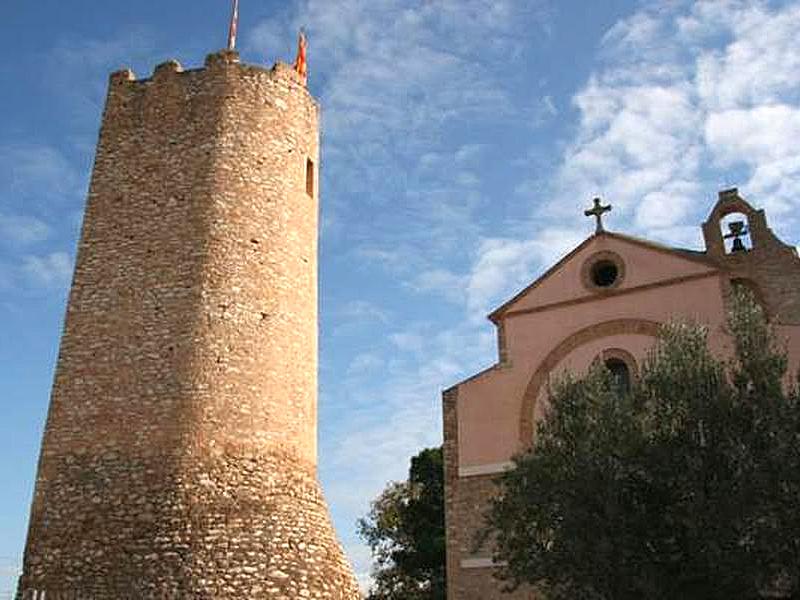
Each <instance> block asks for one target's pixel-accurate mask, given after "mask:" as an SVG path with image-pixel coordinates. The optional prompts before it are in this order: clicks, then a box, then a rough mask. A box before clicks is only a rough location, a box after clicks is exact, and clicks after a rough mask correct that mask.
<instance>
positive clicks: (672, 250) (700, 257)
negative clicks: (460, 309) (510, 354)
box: [487, 230, 719, 323]
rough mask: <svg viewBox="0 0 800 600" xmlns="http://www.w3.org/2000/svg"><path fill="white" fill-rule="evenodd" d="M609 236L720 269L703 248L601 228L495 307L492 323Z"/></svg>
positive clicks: (489, 317)
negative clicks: (601, 238) (526, 295)
mask: <svg viewBox="0 0 800 600" xmlns="http://www.w3.org/2000/svg"><path fill="white" fill-rule="evenodd" d="M602 236H605V237H608V238H612V239H618V240H621V241H624V242H628V243H630V244H636V245H638V246H642V247H645V248H648V249H650V250H655V251H656V252H664V253H667V254H671V255H673V256H679V257H680V258H683V259H686V260H691V261H694V262H698V263H701V264H703V265H705V266H708V267H711V268H713V269H715V270H716V269H718V268H719V265H718V264H717V263H716V262H715V261H714V260H713V259H712V258H710V257H709V256H708V254H707V253H706V252H705V251H703V250H691V249H688V248H679V247H676V246H668V245H666V244H660V243H658V242H653V241H651V240H647V239H644V238H640V237H636V236H633V235H628V234H625V233H616V232H613V231H607V230H601V231H597V232H595V233H593V234H592V235H590V236H588V237H587V238H586V239H585V240H583V241H582V242H581V243H580V244H578V245H577V246H575V247H574V248H573V249H572V250H570V251H569V252H568V253H567V254H565V255H564V256H563V257H562V258H561V259H559V260H558V261H557V262H556V263H555V264H554V265H553V266H552V267H550V268H549V269H547V270H546V271H545V272H544V273H542V274H541V275H540V276H539V277H537V278H536V279H535V280H534V281H533V282H532V283H530V284H529V285H527V286H525V287H524V288H523V289H521V290H520V291H519V292H517V293H516V294H514V296H512V297H511V298H509V299H508V300H506V301H505V302H503V303H502V304H501V305H500V306H498V307H497V308H496V309H494V310H493V311H492V312H490V313H489V314H488V315H487V318H488V319H489V320H490V321H492V323H497V322H498V320H499V319H500V318H501V317H502V316H503V313H505V312H506V310H507V309H508V308H509V307H510V306H511V305H512V304H514V303H515V302H516V301H517V300H519V299H520V298H522V297H523V296H524V295H525V294H527V293H529V292H530V291H531V290H533V289H534V288H536V287H537V286H538V285H539V284H540V283H541V282H543V281H544V280H545V279H547V278H548V277H550V276H551V275H552V274H553V273H555V272H556V271H558V270H559V269H560V268H561V267H562V266H563V265H564V264H565V263H567V262H568V261H569V260H570V259H572V257H574V256H575V255H576V254H578V252H580V251H581V250H582V249H583V248H585V247H586V246H587V245H588V244H589V243H590V242H591V241H592V240H594V239H595V238H597V237H602Z"/></svg>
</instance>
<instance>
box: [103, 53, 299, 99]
mask: <svg viewBox="0 0 800 600" xmlns="http://www.w3.org/2000/svg"><path fill="white" fill-rule="evenodd" d="M234 65H235V66H236V68H238V69H241V70H242V71H244V72H247V73H250V74H253V75H256V74H259V75H262V76H266V77H270V78H272V79H274V80H276V81H285V82H287V83H288V84H290V85H291V84H295V85H297V86H299V87H300V88H302V89H303V90H306V85H305V83H304V81H303V78H302V77H301V76H300V75H299V74H298V73H297V71H296V70H295V69H294V67H292V66H291V65H289V64H287V63H285V62H281V61H278V62H275V63H274V64H273V65H272V67H271V68H268V67H264V66H261V65H253V64H247V63H242V62H241V60H240V58H239V53H238V52H237V51H235V50H220V51H219V52H213V53H211V54H208V55H207V56H206V59H205V63H204V66H203V67H200V68H193V69H184V68H183V65H181V63H180V62H179V61H177V60H175V59H170V60H167V61H165V62H163V63H160V64H158V65H156V67H155V69H153V73H152V75H151V76H150V77H146V78H142V79H137V77H136V74H135V73H134V72H133V71H132V70H131V69H128V68H125V69H120V70H118V71H115V72H113V73H111V75H110V76H109V92H111V93H114V92H116V93H125V92H133V91H137V90H138V91H141V90H142V89H144V88H147V87H148V86H150V85H152V84H154V83H157V82H159V81H163V80H166V79H168V78H169V77H171V76H175V75H178V76H180V77H181V78H182V79H185V80H187V82H188V81H189V80H191V79H193V78H198V77H203V76H204V74H206V73H208V72H213V71H215V70H217V69H221V68H222V69H224V68H226V67H231V66H234ZM306 93H308V92H307V90H306ZM309 98H310V99H311V100H312V101H314V99H313V97H312V96H311V95H310V94H309Z"/></svg>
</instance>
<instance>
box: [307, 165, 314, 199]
mask: <svg viewBox="0 0 800 600" xmlns="http://www.w3.org/2000/svg"><path fill="white" fill-rule="evenodd" d="M306 194H308V195H309V196H311V197H312V198H313V197H314V161H313V160H311V159H310V158H307V159H306Z"/></svg>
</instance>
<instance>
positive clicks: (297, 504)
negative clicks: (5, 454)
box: [17, 453, 360, 600]
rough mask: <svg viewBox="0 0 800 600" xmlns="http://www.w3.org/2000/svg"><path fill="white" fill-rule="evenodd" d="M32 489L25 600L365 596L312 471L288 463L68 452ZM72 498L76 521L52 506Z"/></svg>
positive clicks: (334, 599)
mask: <svg viewBox="0 0 800 600" xmlns="http://www.w3.org/2000/svg"><path fill="white" fill-rule="evenodd" d="M198 465H201V467H200V468H198ZM234 474H235V475H234ZM39 484H40V486H41V487H43V488H46V489H47V490H48V493H49V501H48V502H47V504H46V505H45V506H43V509H44V510H45V511H46V514H43V515H41V518H40V519H38V521H39V522H40V523H42V524H43V527H42V530H41V531H39V532H36V535H32V536H31V538H30V539H31V540H35V542H34V545H31V546H29V547H28V549H27V552H26V564H25V568H24V575H23V577H22V579H21V581H20V588H19V591H18V596H17V597H18V598H19V599H20V600H44V599H46V600H71V599H77V598H81V599H86V600H106V599H108V600H123V599H125V600H127V599H130V600H150V599H152V600H167V599H170V600H171V599H175V600H178V599H180V600H185V599H189V598H192V599H199V598H207V599H209V600H211V599H214V600H222V599H231V600H233V599H234V598H235V599H237V600H238V599H241V598H265V599H266V598H269V599H275V600H279V599H280V600H297V599H300V598H309V599H320V600H322V599H325V600H357V599H358V598H360V594H359V590H358V586H357V584H356V582H355V581H354V579H353V577H352V575H351V571H350V567H349V565H348V563H347V561H346V559H345V557H344V554H343V552H342V549H341V547H340V546H339V544H338V542H337V541H336V537H335V534H334V531H333V527H332V524H331V521H330V517H329V515H328V511H327V508H326V505H325V502H324V500H323V497H322V493H321V489H320V486H319V484H318V482H317V479H316V476H315V473H314V470H313V469H308V468H304V466H303V465H301V464H298V461H297V460H296V459H293V458H291V457H282V456H278V455H274V454H273V455H260V456H257V455H253V454H241V455H235V456H234V455H232V454H230V453H225V454H219V455H217V456H204V457H202V458H199V457H197V456H191V457H188V456H183V457H175V458H172V459H168V460H164V459H163V457H160V458H159V457H153V459H152V460H148V461H146V462H145V461H142V460H140V459H137V460H136V461H135V462H132V461H130V460H127V459H126V458H125V457H124V456H121V455H119V454H116V453H108V454H105V455H103V456H101V457H95V456H94V455H90V454H86V455H70V456H66V457H64V458H63V462H62V468H61V469H59V470H58V472H57V476H56V477H55V478H54V479H53V480H51V481H47V482H43V481H40V482H39ZM156 489H160V490H161V491H160V493H158V492H157V493H155V494H154V493H153V492H154V490H156ZM145 492H146V493H145ZM56 494H59V495H62V494H69V495H71V496H72V499H71V500H72V501H71V502H59V501H58V500H57V499H56V498H55V497H54V496H55V495H56ZM76 496H78V497H80V498H82V499H83V506H84V510H82V511H81V512H80V513H68V512H66V511H62V510H61V509H60V508H59V507H75V506H77V505H78V503H76V502H75V497H76Z"/></svg>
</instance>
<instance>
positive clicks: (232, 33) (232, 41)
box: [228, 0, 239, 51]
mask: <svg viewBox="0 0 800 600" xmlns="http://www.w3.org/2000/svg"><path fill="white" fill-rule="evenodd" d="M238 29H239V0H233V11H232V12H231V27H230V29H229V30H228V50H231V51H233V50H235V49H236V32H237V30H238Z"/></svg>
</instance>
